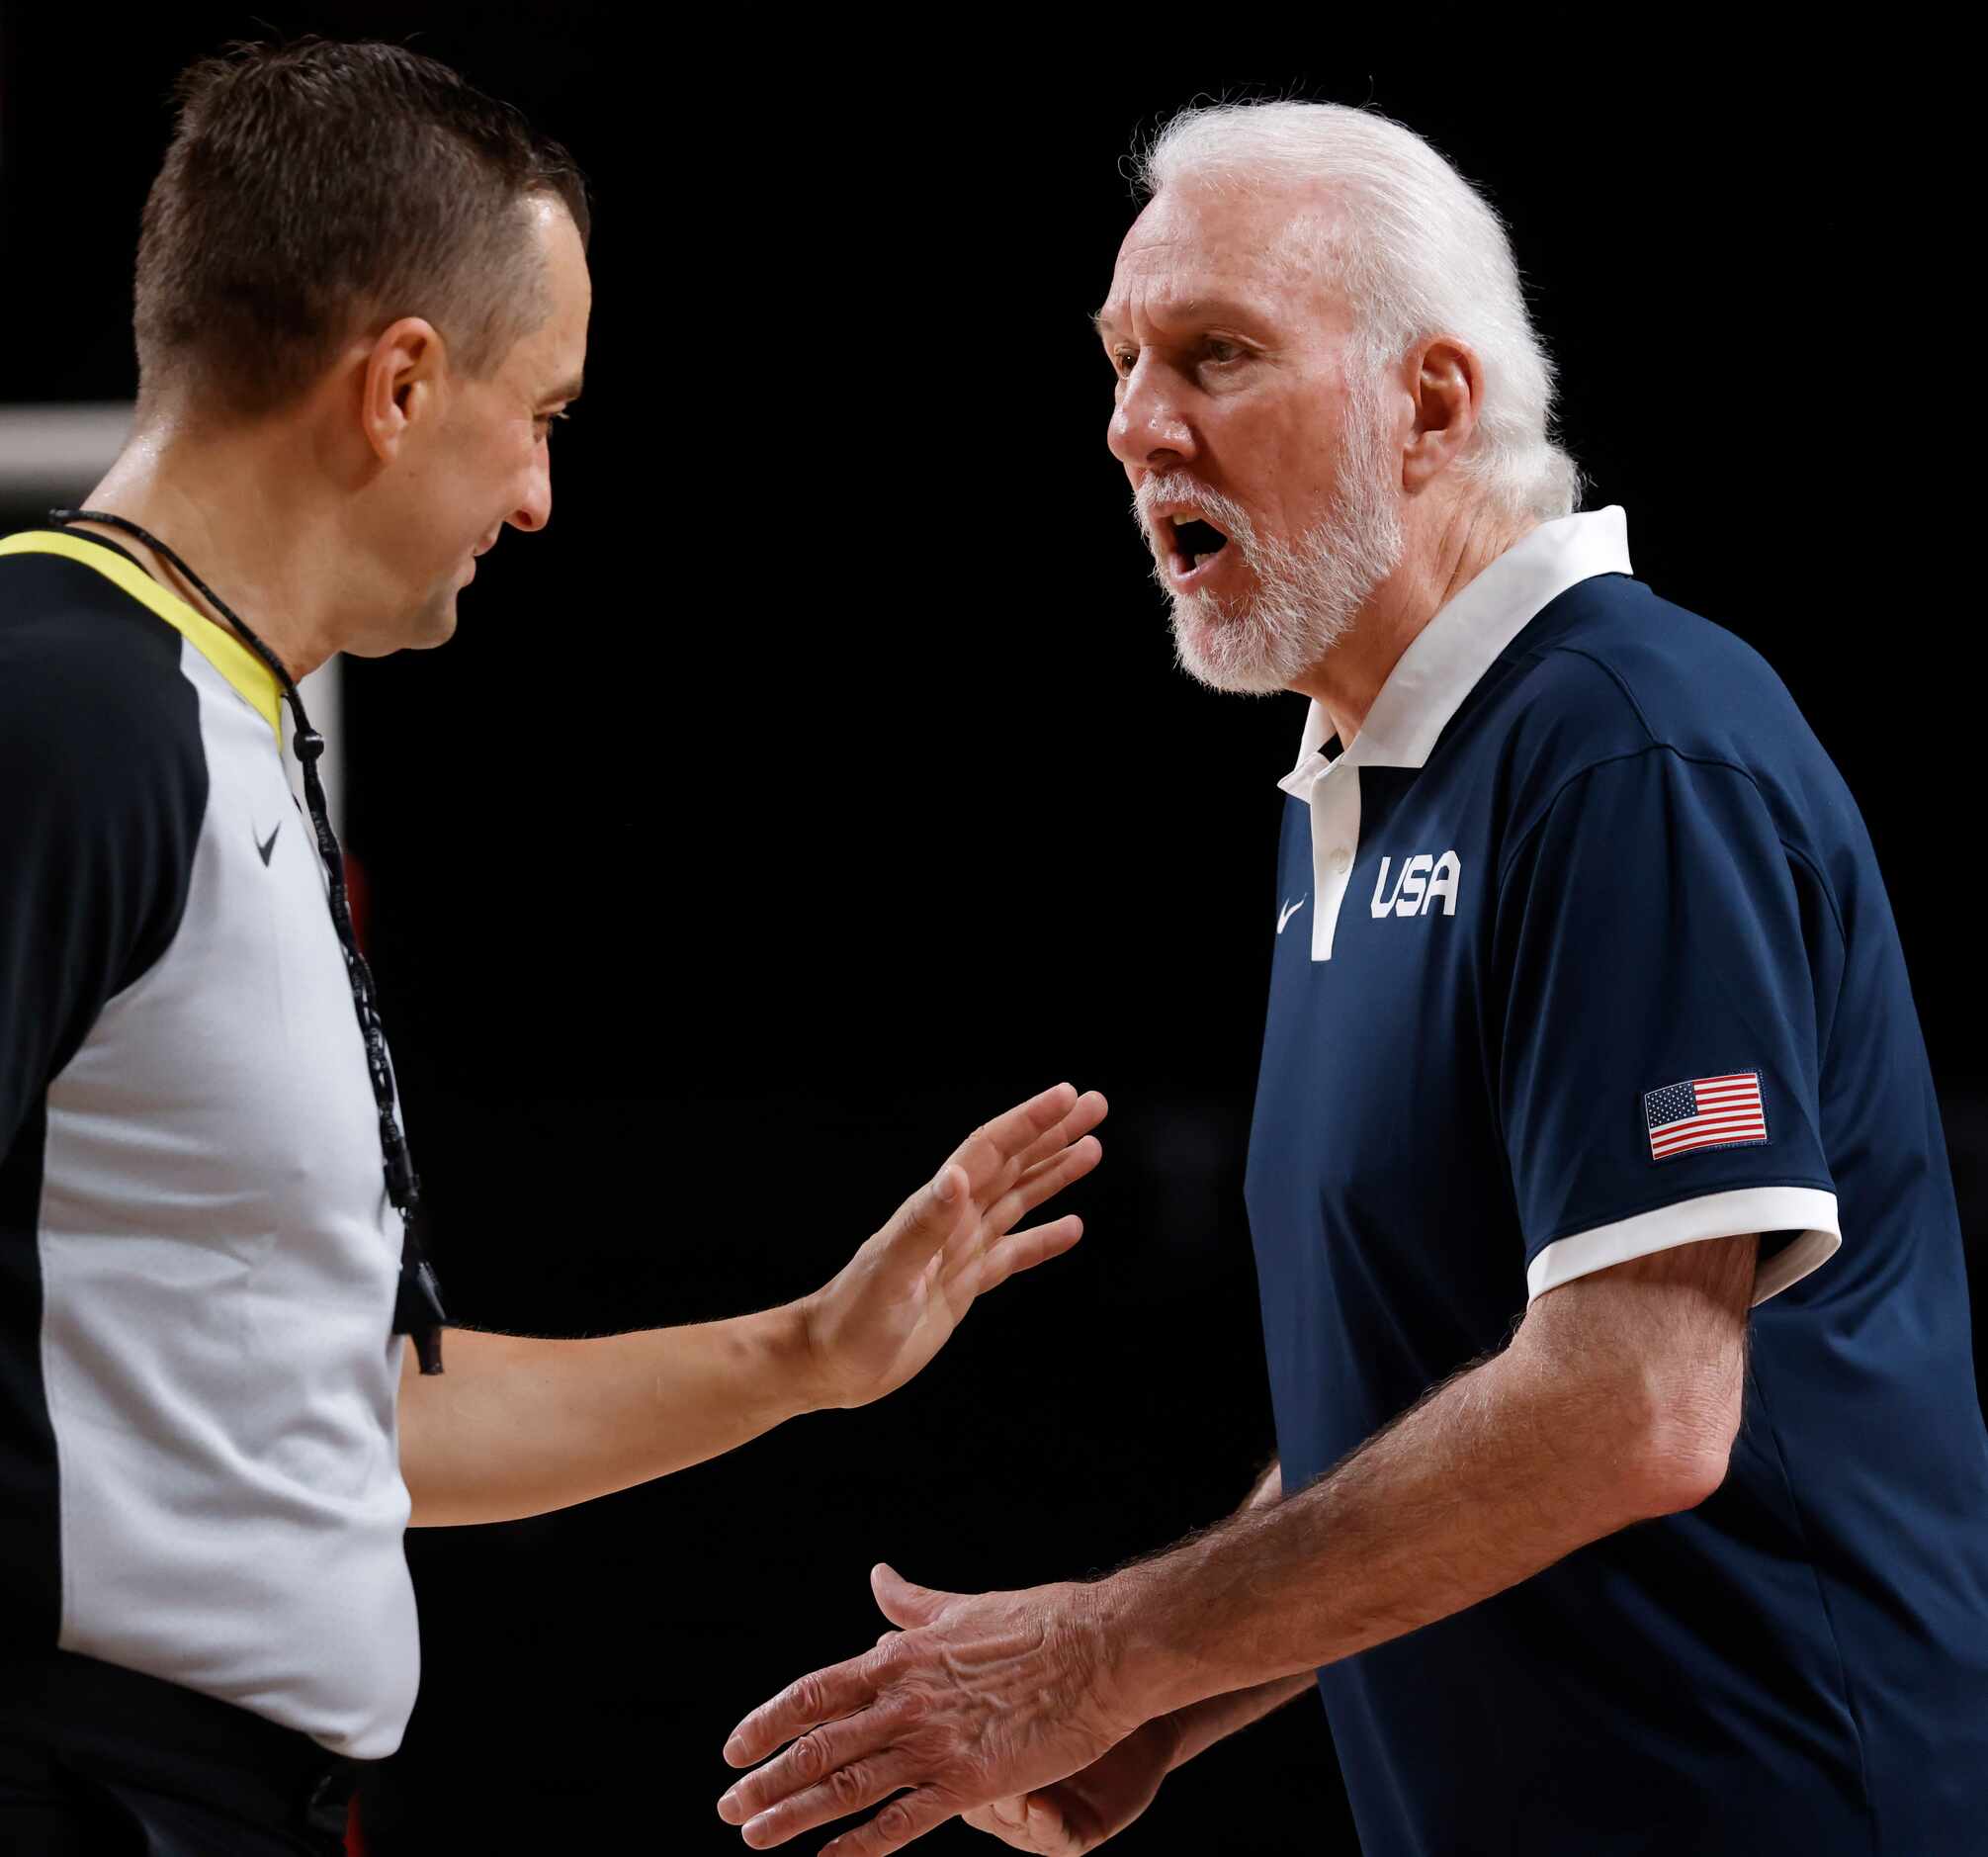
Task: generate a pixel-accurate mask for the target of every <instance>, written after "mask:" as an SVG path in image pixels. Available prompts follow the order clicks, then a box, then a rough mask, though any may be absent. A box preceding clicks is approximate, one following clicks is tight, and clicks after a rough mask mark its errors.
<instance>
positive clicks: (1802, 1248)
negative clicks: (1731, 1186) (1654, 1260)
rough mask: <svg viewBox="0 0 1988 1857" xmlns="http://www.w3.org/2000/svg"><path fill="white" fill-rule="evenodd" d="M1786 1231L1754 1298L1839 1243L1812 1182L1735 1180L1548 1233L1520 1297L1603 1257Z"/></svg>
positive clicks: (1793, 1279)
mask: <svg viewBox="0 0 1988 1857" xmlns="http://www.w3.org/2000/svg"><path fill="white" fill-rule="evenodd" d="M1764 1231H1792V1232H1795V1233H1797V1234H1798V1236H1797V1237H1796V1238H1795V1239H1794V1240H1793V1242H1792V1243H1790V1244H1789V1245H1788V1246H1787V1247H1786V1249H1785V1250H1782V1251H1777V1252H1776V1253H1775V1254H1774V1255H1773V1256H1772V1257H1771V1258H1769V1259H1768V1260H1767V1262H1766V1263H1765V1264H1763V1265H1762V1266H1761V1267H1760V1274H1759V1275H1758V1276H1757V1277H1756V1278H1755V1279H1754V1302H1755V1304H1756V1305H1758V1304H1760V1303H1763V1302H1765V1301H1766V1300H1767V1299H1768V1298H1769V1297H1770V1296H1773V1295H1778V1294H1779V1293H1780V1292H1781V1291H1782V1290H1783V1289H1785V1288H1786V1287H1787V1286H1788V1284H1790V1283H1798V1282H1801V1280H1802V1279H1803V1278H1804V1277H1806V1276H1807V1275H1808V1274H1809V1272H1810V1271H1812V1270H1814V1269H1815V1268H1816V1267H1817V1266H1818V1265H1819V1264H1824V1263H1827V1262H1828V1261H1829V1259H1830V1258H1831V1257H1832V1256H1834V1255H1835V1252H1836V1249H1837V1247H1838V1246H1839V1245H1840V1244H1842V1243H1843V1233H1842V1232H1841V1231H1840V1230H1839V1229H1838V1226H1837V1216H1836V1194H1833V1193H1824V1192H1822V1191H1821V1190H1820V1189H1818V1188H1815V1187H1743V1188H1741V1189H1740V1190H1739V1191H1737V1192H1734V1193H1708V1194H1705V1195H1704V1197H1703V1198H1701V1199H1681V1200H1680V1201H1679V1202H1678V1203H1677V1204H1676V1205H1661V1206H1659V1207H1658V1208H1657V1209H1656V1210H1655V1211H1654V1212H1639V1213H1637V1214H1636V1216H1635V1217H1634V1218H1625V1219H1618V1220H1617V1221H1616V1222H1615V1223H1614V1224H1612V1225H1597V1226H1595V1227H1594V1228H1593V1229H1591V1230H1589V1231H1582V1232H1576V1233H1575V1234H1574V1235H1573V1236H1572V1237H1571V1238H1556V1239H1555V1240H1554V1241H1553V1242H1552V1243H1551V1244H1550V1245H1548V1246H1547V1247H1546V1248H1545V1250H1543V1251H1541V1252H1540V1254H1539V1255H1538V1256H1537V1257H1536V1258H1534V1259H1533V1260H1532V1262H1531V1264H1530V1265H1528V1266H1527V1267H1526V1272H1525V1300H1526V1301H1527V1302H1528V1303H1530V1302H1531V1301H1532V1299H1533V1297H1535V1296H1537V1295H1540V1294H1542V1293H1544V1292H1545V1291H1546V1290H1548V1289H1552V1288H1554V1287H1556V1286H1557V1285H1558V1284H1561V1283H1571V1282H1573V1281H1574V1280H1575V1278H1577V1277H1586V1276H1588V1275H1590V1274H1591V1273H1592V1272H1595V1271H1605V1270H1606V1269H1607V1268H1608V1267H1609V1265H1611V1264H1626V1263H1628V1261H1629V1260H1630V1259H1631V1258H1646V1257H1648V1256H1649V1255H1650V1254H1651V1253H1652V1252H1655V1251H1668V1250H1670V1249H1671V1248H1672V1246H1674V1245H1688V1244H1696V1243H1697V1242H1698V1240H1699V1239H1701V1238H1737V1237H1739V1236H1740V1235H1741V1234H1743V1233H1745V1232H1764Z"/></svg>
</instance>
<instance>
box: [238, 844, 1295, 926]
mask: <svg viewBox="0 0 1988 1857" xmlns="http://www.w3.org/2000/svg"><path fill="white" fill-rule="evenodd" d="M263 861H264V862H265V863H267V862H268V861H269V860H268V859H267V858H265V859H264V860H263ZM1311 900H1312V899H1311V898H1310V897H1308V896H1301V897H1299V898H1298V900H1297V901H1296V902H1295V903H1286V904H1285V905H1284V907H1283V910H1282V911H1281V913H1280V914H1279V915H1278V917H1277V932H1278V933H1279V934H1282V933H1283V932H1284V925H1285V924H1286V923H1287V922H1289V921H1290V920H1291V918H1292V917H1293V916H1295V915H1296V914H1297V913H1298V912H1299V911H1300V910H1301V909H1303V908H1304V907H1305V905H1306V904H1307V903H1309V902H1310V901H1311Z"/></svg>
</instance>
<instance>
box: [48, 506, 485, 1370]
mask: <svg viewBox="0 0 1988 1857" xmlns="http://www.w3.org/2000/svg"><path fill="white" fill-rule="evenodd" d="M48 520H49V521H50V522H51V523H52V524H54V526H55V527H56V528H58V529H62V528H67V527H69V526H70V525H71V524H72V523H77V522H101V523H104V524H107V525H108V526H109V527H111V528H114V529H122V530H124V531H125V532H126V534H128V535H132V536H135V537H136V538H137V539H138V540H139V541H140V542H142V543H143V544H144V545H145V546H146V547H147V548H149V549H150V550H151V551H152V552H153V553H154V554H156V555H157V556H159V558H160V559H161V560H164V561H169V562H171V563H172V564H173V566H174V567H175V568H177V569H178V570H179V571H180V573H181V574H182V575H185V576H186V580H187V584H188V585H189V586H194V587H198V588H199V589H200V591H201V593H202V594H203V595H204V596H205V597H206V599H207V601H208V603H209V604H210V605H211V606H213V607H214V609H215V611H216V612H217V613H219V614H220V615H221V616H222V617H223V618H224V619H226V621H227V622H228V624H229V625H231V626H233V627H234V629H235V630H236V631H237V632H239V633H240V634H241V636H242V640H243V642H244V643H245V644H246V645H247V646H248V648H249V649H250V650H251V651H252V652H254V653H255V655H256V657H257V658H259V659H260V660H261V661H262V663H264V664H266V665H267V666H268V667H269V670H270V674H271V675H272V676H274V677H275V678H276V681H277V683H278V685H279V687H280V688H281V689H282V691H283V694H284V697H285V699H286V700H287V701H288V702H289V704H290V713H291V716H292V718H293V720H294V721H295V723H296V725H297V726H296V728H295V730H294V731H293V734H292V737H291V746H292V747H293V748H294V749H296V751H297V760H298V765H299V766H300V767H302V768H303V797H304V803H305V805H306V806H307V807H308V809H309V812H310V828H311V832H312V833H313V835H314V836H315V837H316V840H317V855H318V857H319V858H320V859H322V860H323V864H324V873H325V876H326V878H327V879H328V897H329V901H330V904H331V926H332V928H333V929H335V930H336V931H337V934H338V946H339V949H340V951H341V952H342V953H343V954H344V956H345V977H346V979H347V981H348V982H349V983H350V985H351V988H352V1010H353V1012H354V1013H355V1014H356V1015H357V1017H358V1019H359V1035H360V1037H361V1039H362V1040H363V1041H364V1043H365V1046H366V1068H367V1072H368V1074H369V1075H370V1077H371V1079H372V1083H373V1101H374V1104H375V1105H376V1107H377V1108H378V1110H379V1113H380V1152H381V1155H382V1168H383V1171H384V1172H385V1174H386V1177H387V1196H388V1197H389V1199H390V1200H391V1201H392V1203H393V1207H394V1209H395V1210H396V1211H397V1212H398V1213H399V1214H400V1222H401V1233H402V1238H401V1251H400V1288H399V1293H398V1295H397V1296H396V1297H395V1300H394V1309H393V1332H394V1333H395V1334H396V1335H411V1336H412V1337H413V1340H414V1352H415V1353H416V1354H417V1355H418V1356H419V1357H420V1361H421V1371H422V1372H424V1373H439V1372H441V1371H442V1324H443V1323H444V1322H445V1321H446V1320H447V1319H448V1318H447V1317H446V1316H445V1315H444V1314H443V1312H442V1296H441V1287H440V1285H439V1284H438V1283H437V1282H436V1280H435V1272H434V1268H433V1267H432V1266H431V1265H430V1264H429V1262H428V1256H427V1253H426V1252H425V1251H424V1250H423V1249H422V1246H421V1240H420V1238H419V1237H418V1236H417V1235H416V1233H415V1230H414V1212H415V1208H416V1206H418V1205H419V1203H420V1200H421V1181H420V1177H419V1176H418V1175H417V1174H416V1173H415V1172H414V1160H413V1156H412V1155H411V1154H410V1153H409V1151H408V1147H407V1137H406V1135H405V1134H404V1133H403V1132H402V1131H401V1127H400V1118H399V1116H398V1114H397V1113H396V1111H395V1106H394V1105H395V1092H394V1086H393V1066H392V1063H391V1061H390V1059H389V1057H388V1055H387V1034H386V1030H385V1028H384V1026H383V1025H382V1023H381V1019H380V1005H379V995H378V993H377V992H376V991H375V989H374V985H373V970H372V968H370V967H369V966H368V965H367V964H366V956H365V955H364V954H362V953H361V952H360V951H359V937H358V935H357V934H356V933H355V932H354V930H353V928H352V903H351V899H350V897H349V896H348V894H347V892H346V888H345V858H344V856H343V854H342V853H341V852H340V850H339V848H338V839H337V835H336V834H334V833H333V832H332V830H331V815H330V813H329V811H328V810H327V809H326V806H325V803H324V782H323V780H322V779H321V778H320V777H319V775H318V771H317V761H318V757H319V756H320V755H321V754H322V753H323V752H324V738H323V737H322V736H321V735H319V734H318V733H317V731H316V730H315V729H313V728H312V727H311V726H310V718H309V717H308V716H306V715H305V714H304V713H303V697H302V696H301V695H299V693H298V688H297V679H296V678H295V677H293V676H292V675H291V674H290V672H289V670H287V669H286V668H285V667H284V663H283V661H282V660H281V659H280V658H278V657H277V655H276V654H275V653H274V652H273V651H271V650H270V649H269V647H268V646H267V645H265V644H264V643H263V642H262V640H261V639H259V638H257V637H256V635H255V634H254V633H253V632H251V631H250V630H249V628H248V626H247V625H246V623H244V621H243V620H242V619H241V617H240V616H239V615H238V614H237V613H236V612H235V611H234V610H233V609H232V608H231V607H230V606H229V605H228V604H227V602H226V601H225V600H223V599H222V598H221V597H220V595H219V594H218V593H216V591H215V590H214V588H213V587H211V586H209V585H208V583H207V582H206V581H205V580H203V579H202V578H201V577H200V575H197V574H196V573H194V571H193V570H192V569H191V568H189V567H188V566H187V564H186V563H185V562H184V561H182V560H181V559H180V558H179V556H178V555H176V554H174V553H173V551H172V550H171V549H170V548H168V547H167V546H166V545H165V543H163V542H162V541H160V540H159V539H158V537H157V536H155V535H150V534H147V533H146V532H145V531H144V530H143V529H141V528H139V527H138V525H137V524H136V523H135V522H131V521H129V520H128V519H127V518H125V517H124V516H118V515H113V514H111V512H110V511H109V510H104V509H51V510H49V512H48Z"/></svg>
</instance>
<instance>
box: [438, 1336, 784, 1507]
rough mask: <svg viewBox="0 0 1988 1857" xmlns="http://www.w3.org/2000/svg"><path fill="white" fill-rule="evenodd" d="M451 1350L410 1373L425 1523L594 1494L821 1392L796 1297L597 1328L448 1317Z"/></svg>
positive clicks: (705, 1448)
mask: <svg viewBox="0 0 1988 1857" xmlns="http://www.w3.org/2000/svg"><path fill="white" fill-rule="evenodd" d="M445 1355H446V1359H447V1362H448V1371H446V1372H444V1373H440V1374H434V1375H424V1374H422V1373H419V1372H417V1371H403V1372H402V1374H401V1377H400V1471H401V1474H402V1476H403V1477H404V1478H405V1479H406V1483H407V1489H408V1493H409V1494H410V1495H411V1496H412V1498H413V1502H414V1513H413V1523H414V1526H415V1527H417V1528H420V1527H438V1526H447V1525H449V1524H454V1523H463V1522H507V1521H513V1520H515V1519H517V1518H518V1517H520V1516H527V1515H541V1514H543V1513H545V1512H546V1511H547V1510H549V1509H563V1508H566V1507H568V1506H569V1505H571V1504H573V1503H576V1502H586V1501H589V1500H591V1499H592V1498H593V1497H595V1496H605V1495H607V1494H609V1493H610V1492H611V1491H614V1490H617V1489H627V1488H629V1487H630V1486H631V1485H633V1484H636V1483H643V1482H648V1480H649V1479H650V1478H652V1477H657V1476H665V1475H667V1474H668V1473H669V1472H670V1471H672V1470H681V1469H683V1468H685V1467H686V1466H688V1465H690V1464H693V1463H700V1462H702V1461H703V1460H704V1459H706V1458H715V1457H718V1456H720V1455H721V1454H722V1453H724V1452H727V1451H731V1450H733V1449H734V1448H735V1447H736V1446H738V1445H742V1444H744V1443H745V1442H746V1441H747V1440H748V1439H752V1438H757V1437H758V1436H759V1434H760V1433H762V1432H766V1431H770V1430H771V1429H772V1428H773V1427H774V1426H776V1425H778V1424H780V1423H781V1422H782V1421H783V1420H786V1419H790V1418H793V1417H795V1416H797V1415H798V1414H800V1413H803V1412H809V1411H813V1410H815V1409H816V1407H817V1406H818V1405H820V1404H821V1397H820V1394H819V1392H818V1388H817V1380H816V1374H815V1368H814V1362H813V1359H812V1357H811V1354H810V1351H809V1347H808V1340H807V1333H806V1327H805V1324H804V1322H803V1320H802V1317H801V1314H800V1311H799V1307H798V1305H794V1304H790V1305H788V1306H787V1307H785V1308H779V1309H770V1310H767V1311H766V1312H765V1313H763V1314H760V1315H743V1316H738V1317H736V1318H735V1319H733V1320H730V1321H723V1322H704V1323H699V1324H697V1325H695V1326H692V1327H686V1328H661V1329H649V1330H646V1331H643V1332H641V1333H637V1334H632V1335H610V1336H605V1337H602V1338H599V1339H596V1340H587V1341H538V1340H533V1339H531V1338H529V1337H526V1336H520V1335H486V1334H482V1333H479V1332H477V1331H476V1330H475V1329H462V1328H452V1329H450V1330H449V1332H448V1336H447V1340H446V1343H445ZM409 1358H410V1360H411V1350H410V1356H409Z"/></svg>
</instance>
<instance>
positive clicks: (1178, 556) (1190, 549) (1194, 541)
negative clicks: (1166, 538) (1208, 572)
mask: <svg viewBox="0 0 1988 1857" xmlns="http://www.w3.org/2000/svg"><path fill="white" fill-rule="evenodd" d="M1167 528H1168V529H1169V530H1170V531H1171V536H1172V551H1171V552H1172V556H1173V572H1174V573H1175V574H1176V575H1180V576H1181V577H1182V578H1185V577H1186V576H1187V575H1190V574H1192V573H1193V572H1194V571H1195V570H1196V569H1197V568H1202V567H1205V566H1206V565H1207V564H1208V563H1209V562H1211V561H1213V560H1214V559H1215V557H1216V556H1217V555H1219V554H1220V553H1221V552H1222V551H1223V549H1225V548H1227V547H1228V546H1229V538H1228V537H1227V536H1226V535H1224V534H1223V533H1222V531H1221V530H1220V529H1218V528H1217V527H1216V526H1215V525H1214V524H1213V523H1212V522H1203V521H1202V520H1201V519H1200V518H1199V517H1198V516H1190V517H1188V519H1187V520H1186V521H1184V522H1182V521H1181V520H1179V518H1177V517H1173V516H1169V517H1168V518H1167Z"/></svg>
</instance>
